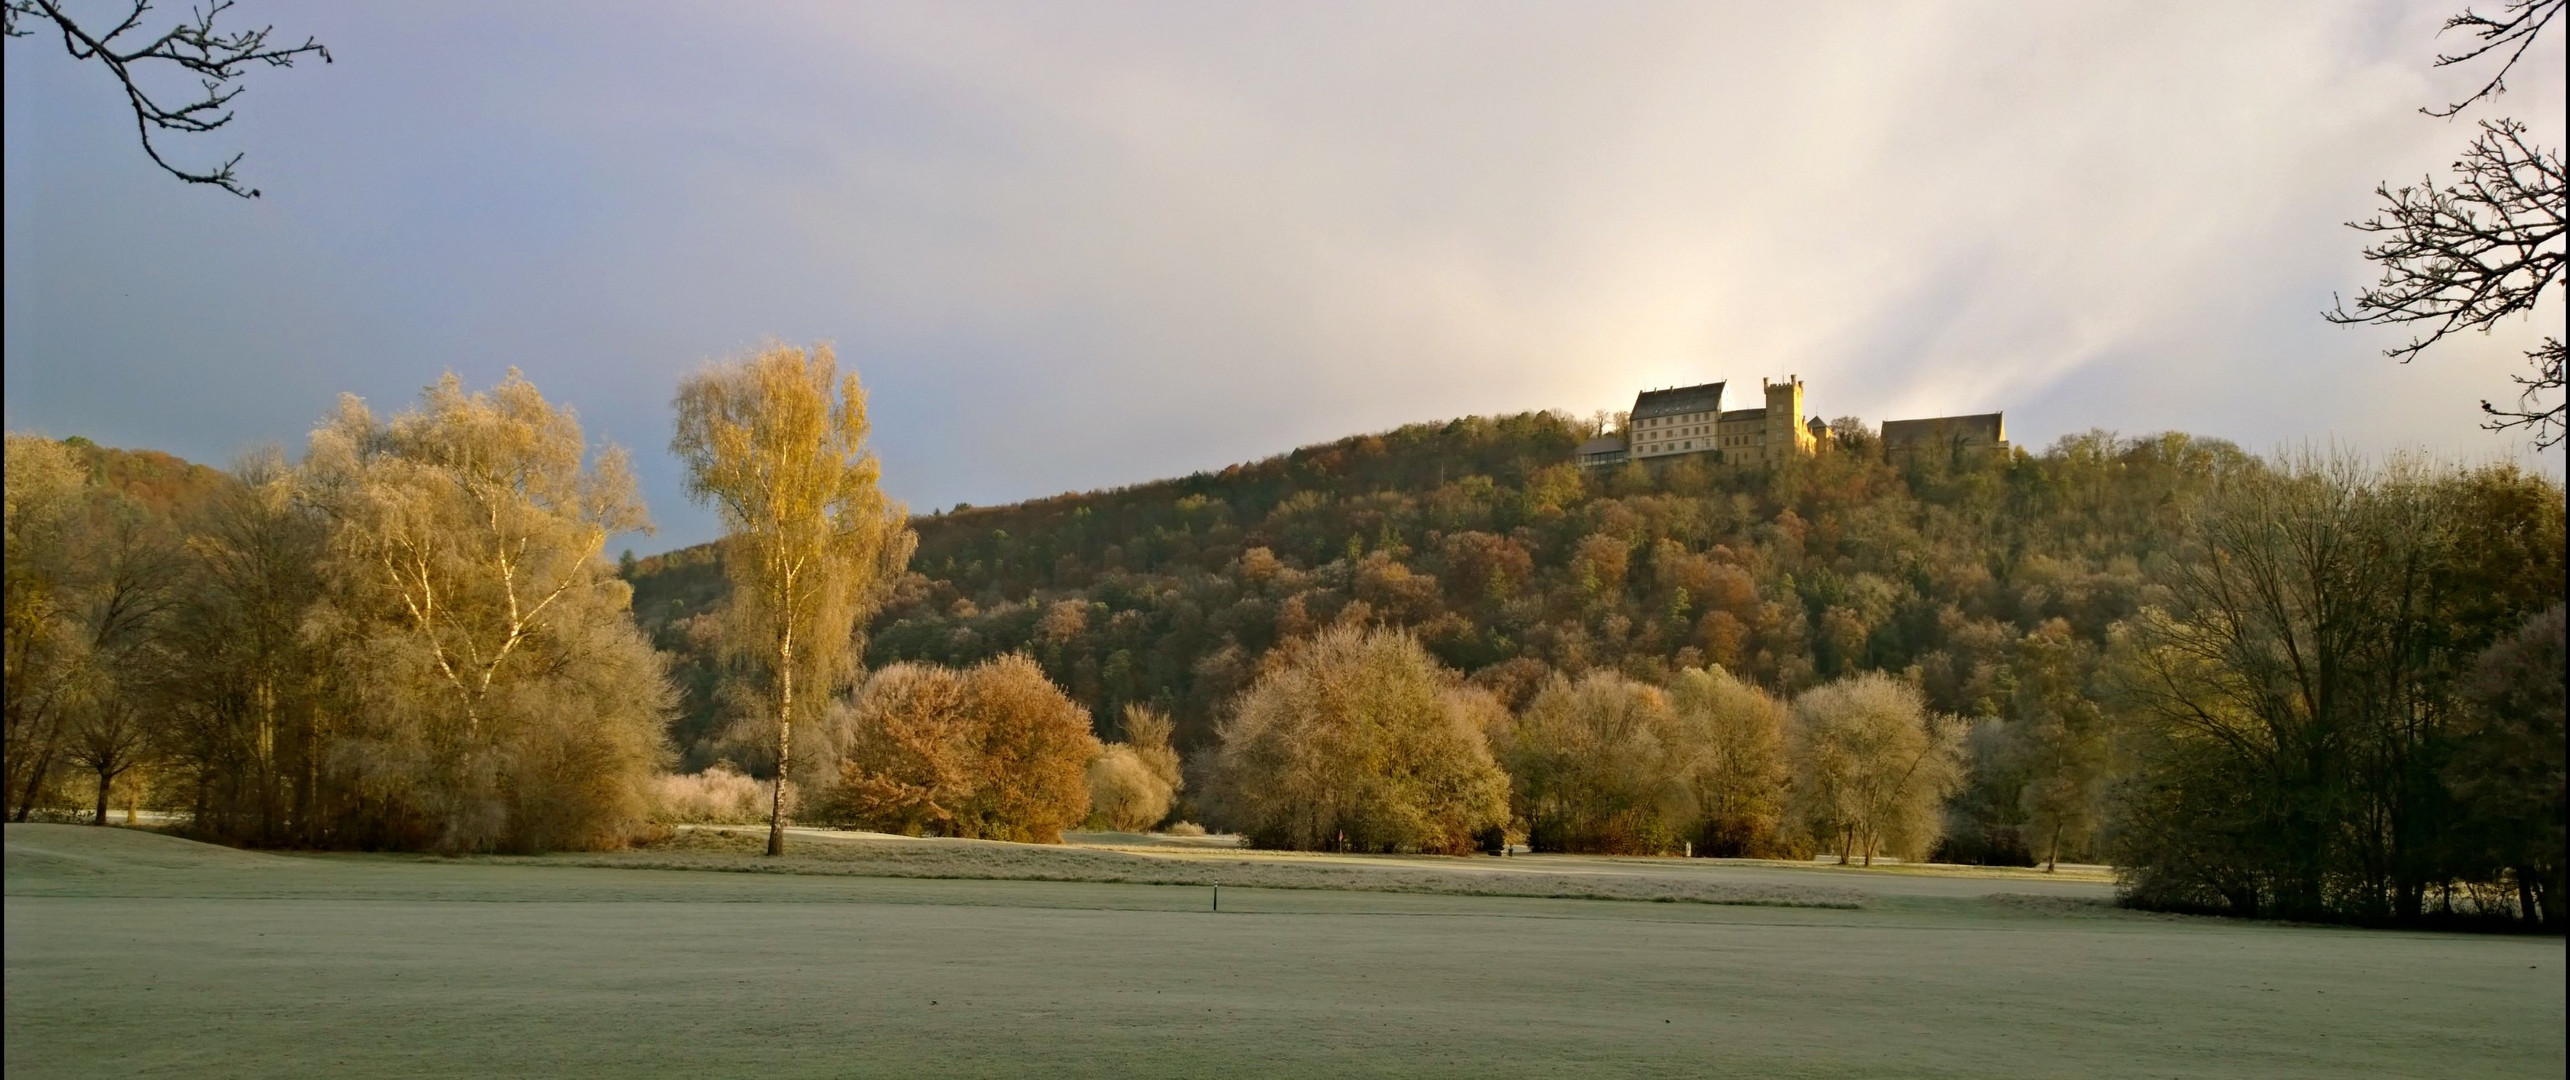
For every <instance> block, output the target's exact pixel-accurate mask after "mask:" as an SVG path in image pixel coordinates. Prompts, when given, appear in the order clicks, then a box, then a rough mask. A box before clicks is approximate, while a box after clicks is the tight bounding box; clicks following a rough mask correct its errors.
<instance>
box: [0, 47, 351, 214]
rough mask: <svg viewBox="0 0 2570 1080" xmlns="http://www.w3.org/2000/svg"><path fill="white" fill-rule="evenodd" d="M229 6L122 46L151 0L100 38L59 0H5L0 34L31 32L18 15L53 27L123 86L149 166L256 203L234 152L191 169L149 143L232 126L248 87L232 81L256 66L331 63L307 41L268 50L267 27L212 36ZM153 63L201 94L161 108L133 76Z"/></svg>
mask: <svg viewBox="0 0 2570 1080" xmlns="http://www.w3.org/2000/svg"><path fill="white" fill-rule="evenodd" d="M231 7H232V0H213V2H212V3H211V4H210V5H209V6H206V7H203V8H191V9H189V11H188V18H189V21H187V22H182V23H179V24H178V25H176V26H173V27H171V28H170V29H169V30H168V31H166V32H164V33H162V34H161V35H160V36H158V37H154V38H150V39H149V40H143V39H139V38H137V39H133V40H131V41H128V42H126V43H124V44H122V45H120V44H119V43H118V39H119V38H123V37H124V36H125V35H127V34H129V33H132V32H134V31H135V30H136V29H137V28H138V27H140V26H141V25H142V24H143V17H144V15H145V14H147V13H149V12H150V11H151V10H152V5H151V3H150V0H133V9H132V10H131V11H129V12H127V13H126V15H125V17H124V18H123V19H121V20H118V22H117V23H116V25H115V26H113V27H110V28H109V29H107V30H106V31H105V32H103V33H102V32H96V31H92V30H89V29H87V28H84V27H82V26H81V25H80V23H79V22H77V21H75V20H74V19H73V18H72V16H71V15H70V14H68V13H66V12H65V11H64V10H63V5H62V2H61V0H6V4H5V6H0V34H5V35H6V36H8V37H13V38H19V37H28V36H31V35H33V34H34V33H35V30H34V29H33V28H32V27H27V26H22V25H21V24H20V22H19V20H20V19H22V18H23V19H26V20H29V21H41V22H44V23H49V24H51V25H52V26H53V28H54V29H55V30H56V31H57V32H59V33H60V34H61V35H62V44H63V49H64V50H65V51H67V52H69V53H70V54H71V57H72V59H74V60H95V61H97V62H98V63H99V64H100V66H102V67H105V68H106V69H107V70H108V72H109V73H111V74H113V75H115V76H116V81H117V82H118V83H119V84H121V85H122V86H123V87H124V88H125V100H126V102H127V104H129V105H131V106H132V107H133V110H134V131H135V134H136V135H137V136H139V137H140V138H141V139H142V143H143V153H144V154H146V155H148V156H150V158H151V159H152V164H155V165H158V166H160V167H161V170H162V171H164V172H167V173H169V174H170V175H172V176H175V177H178V178H179V179H181V180H185V181H187V182H188V183H191V184H212V185H214V186H216V187H219V188H222V189H223V190H225V191H229V192H231V193H232V194H234V195H238V196H241V197H242V198H245V199H255V198H258V197H259V189H257V188H245V187H243V186H242V185H241V182H240V178H239V177H238V176H237V175H236V174H235V173H234V172H233V167H234V166H236V165H239V164H240V163H241V155H240V154H234V155H232V156H231V157H230V158H229V159H227V160H225V161H224V162H223V163H222V164H221V165H217V166H215V167H213V168H211V169H206V170H201V171H190V170H188V169H183V168H180V167H178V166H176V165H173V164H170V162H169V159H167V158H164V157H162V156H161V151H160V147H158V146H156V145H154V144H153V142H152V134H153V132H154V131H175V132H180V133H182V134H201V133H204V132H208V131H212V130H214V129H216V128H219V127H222V126H223V125H225V124H229V123H231V122H232V108H231V103H232V99H233V98H236V97H239V96H240V95H241V91H242V90H244V89H247V88H246V87H242V86H235V85H231V84H232V80H234V79H238V78H240V77H241V76H242V75H244V74H247V73H248V72H249V71H250V70H251V69H252V68H253V67H255V66H256V65H259V64H266V65H267V66H269V67H293V66H294V61H295V58H296V57H298V56H303V55H307V54H310V55H315V56H319V57H321V62H322V63H325V64H327V63H329V62H330V50H329V48H327V47H325V46H323V45H322V44H321V43H320V42H317V41H314V40H313V39H311V38H309V37H307V38H305V39H304V41H303V44H301V45H295V46H291V47H279V46H272V45H270V44H269V43H268V35H269V34H270V33H271V32H273V31H274V30H275V29H276V28H275V27H272V26H266V27H260V28H259V29H257V30H242V31H238V32H234V33H224V32H220V31H217V30H216V29H215V28H214V20H215V18H216V17H217V16H220V15H221V14H223V13H224V12H225V11H227V10H229V9H230V8H231ZM137 41H139V42H140V44H136V43H135V42H137ZM155 63H163V64H171V65H175V66H177V67H178V68H179V69H181V70H184V71H186V72H188V73H189V74H192V75H194V76H196V78H197V82H198V85H200V86H202V87H203V88H204V96H203V97H200V98H197V99H195V100H193V101H189V102H187V103H185V104H180V105H164V104H162V103H161V102H160V100H159V99H158V98H156V97H154V96H153V95H152V93H151V91H149V90H146V89H144V88H143V85H142V83H141V82H140V81H138V75H137V73H136V71H135V69H136V67H137V65H144V66H145V67H146V70H149V69H150V65H153V64H155Z"/></svg>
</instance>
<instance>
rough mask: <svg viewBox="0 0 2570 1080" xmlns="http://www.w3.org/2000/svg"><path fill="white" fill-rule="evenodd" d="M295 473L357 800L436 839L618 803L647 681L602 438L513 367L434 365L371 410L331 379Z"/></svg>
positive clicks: (591, 838)
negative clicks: (498, 375)
mask: <svg viewBox="0 0 2570 1080" xmlns="http://www.w3.org/2000/svg"><path fill="white" fill-rule="evenodd" d="M302 484H303V485H304V488H305V491H306V497H308V498H310V499H312V500H313V501H314V502H315V503H316V504H318V505H319V506H321V507H322V508H323V511H324V513H325V515H326V516H327V518H328V519H329V536H330V540H329V557H328V560H327V561H328V566H329V577H330V582H331V584H330V593H331V595H330V597H329V599H328V601H327V603H326V606H325V609H324V610H323V611H321V612H320V613H319V619H318V625H319V626H321V627H322V628H323V629H324V630H325V631H326V632H328V633H330V634H331V635H332V636H333V637H334V639H335V640H336V642H337V648H338V651H339V658H340V664H339V666H340V669H341V674H342V677H343V679H344V680H345V683H344V685H345V687H346V692H347V694H348V695H349V696H350V697H351V698H352V700H351V701H350V702H348V703H347V704H349V705H350V706H353V707H352V708H351V709H350V712H351V713H352V719H354V720H355V721H356V722H357V723H359V724H360V725H362V730H361V731H359V732H357V733H356V738H355V740H354V743H355V745H354V748H353V749H354V753H353V754H352V760H353V761H354V762H355V771H356V772H357V773H358V776H357V779H358V780H359V782H360V783H361V784H363V785H366V786H367V787H370V788H372V789H374V792H375V794H376V796H377V800H376V801H377V802H378V804H379V805H383V804H389V805H393V806H400V807H403V808H404V812H405V813H407V814H409V815H412V816H415V817H417V818H420V819H424V822H425V824H426V826H427V827H428V828H430V829H431V830H433V831H434V833H435V834H436V835H435V839H434V841H433V842H434V843H435V844H436V845H437V846H438V847H440V848H444V849H450V850H452V849H480V848H491V847H503V846H505V847H526V848H541V847H560V846H584V847H585V846H598V845H600V844H605V843H611V842H613V840H614V839H615V838H616V835H617V833H618V831H619V829H620V827H621V825H622V824H623V823H625V822H627V821H628V820H634V821H638V820H640V817H641V815H642V814H643V794H642V789H641V783H642V780H643V777H645V776H647V775H648V773H649V769H650V768H651V766H652V765H653V764H655V763H656V762H655V759H656V757H657V755H658V753H659V750H660V740H661V738H662V736H661V733H660V730H659V728H660V724H661V721H662V714H663V713H664V712H665V711H666V709H667V704H668V699H669V693H668V688H667V685H666V678H665V676H664V675H663V673H662V671H661V668H660V661H659V657H658V654H656V653H654V652H652V651H651V648H650V646H649V644H648V643H647V642H644V641H643V640H642V638H641V635H640V632H639V631H638V630H636V629H635V628H634V626H633V624H632V621H631V617H630V614H629V610H628V606H629V603H630V599H631V595H632V591H631V589H630V587H628V586H627V585H625V584H624V583H623V582H622V581H620V580H618V579H616V577H615V575H614V570H613V567H612V566H611V565H610V564H609V563H608V562H607V560H606V559H605V558H604V557H603V551H604V549H605V547H606V542H607V538H608V537H609V536H611V535H613V534H615V533H619V532H626V531H630V530H635V529H640V528H643V527H645V519H644V516H643V508H642V503H641V501H640V499H639V498H638V497H637V496H636V494H635V492H634V484H633V478H632V475H631V473H630V472H629V471H628V469H627V468H626V464H625V457H624V453H623V451H621V450H618V449H615V448H613V447H610V448H608V449H607V450H606V451H605V452H603V453H601V454H599V455H597V457H596V459H595V460H594V461H592V460H591V459H590V456H589V454H588V450H587V444H586V441H585V440H584V438H583V437H582V435H581V432H580V424H579V421H578V419H577V418H576V417H574V416H573V415H572V414H571V413H570V411H569V410H566V409H560V408H556V407H554V406H553V405H551V404H550V403H548V402H546V401H545V400H544V397H543V396H542V395H541V394H540V393H538V392H537V390H536V388H535V386H534V384H532V383H530V382H528V381H527V380H526V378H525V377H524V376H522V375H520V374H519V373H517V372H516V371H514V370H512V371H511V372H510V373H509V375H508V377H507V378H506V379H504V380H502V381H501V383H500V385H499V386H497V387H495V388H493V389H492V390H491V391H489V392H487V393H478V394H475V393H466V392H465V390H464V389H463V386H462V384H461V382H460V381H459V380H457V379H456V378H455V377H454V376H453V375H448V376H447V377H445V378H444V379H441V380H439V382H438V383H437V384H436V385H435V386H432V387H430V388H429V389H428V391H427V392H426V394H425V395H423V399H422V402H421V407H420V408H419V409H416V410H413V411H409V412H405V413H402V414H400V415H397V416H395V417H393V418H392V419H391V421H390V422H388V423H387V422H378V421H377V420H376V419H375V417H374V416H373V414H372V413H370V412H369V411H368V410H367V408H366V406H365V405H364V403H362V402H360V401H358V400H357V399H356V398H354V397H347V398H343V399H341V405H340V411H339V414H338V415H337V416H336V417H334V418H333V419H332V420H331V421H330V422H329V423H328V424H326V425H324V426H323V427H322V428H321V430H319V431H317V432H315V433H314V435H313V438H312V449H311V453H310V454H309V456H308V457H307V459H306V461H305V464H304V466H303V469H302ZM398 818H399V815H396V816H395V818H393V819H388V820H387V822H386V824H385V827H386V828H394V829H398V828H400V827H402V822H401V821H400V820H398ZM386 839H387V840H389V841H392V842H400V839H401V838H398V837H391V838H386Z"/></svg>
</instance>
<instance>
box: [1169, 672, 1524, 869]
mask: <svg viewBox="0 0 2570 1080" xmlns="http://www.w3.org/2000/svg"><path fill="white" fill-rule="evenodd" d="M1288 649H1289V651H1288V653H1287V655H1285V656H1284V657H1282V658H1281V660H1282V662H1281V663H1280V664H1279V665H1278V666H1277V667H1276V668H1275V669H1274V670H1272V671H1270V672H1269V673H1268V674H1266V675H1265V676H1263V677H1261V678H1260V679H1259V680H1258V682H1257V683H1255V684H1253V685H1252V686H1251V687H1250V688H1249V690H1247V691H1246V692H1244V693H1243V694H1242V695H1241V696H1240V698H1239V699H1238V701H1237V702H1236V703H1235V704H1234V706H1233V710H1232V715H1231V716H1230V717H1229V718H1228V719H1226V720H1225V721H1224V722H1223V724H1222V725H1221V727H1220V728H1219V729H1218V735H1219V736H1220V739H1221V744H1220V747H1219V749H1218V750H1217V752H1216V754H1215V757H1214V770H1213V772H1214V779H1215V784H1214V787H1215V791H1214V792H1213V795H1214V804H1215V807H1216V808H1217V809H1219V810H1220V811H1221V812H1222V813H1223V815H1224V817H1225V820H1226V821H1227V822H1228V823H1230V824H1231V825H1233V826H1234V827H1236V828H1238V829H1239V831H1241V832H1242V833H1244V834H1246V835H1247V836H1248V837H1249V839H1250V841H1251V842H1252V843H1253V844H1256V845H1258V846H1260V847H1275V848H1294V849H1300V850H1329V849H1355V850H1364V851H1427V852H1443V853H1453V854H1462V853H1467V852H1470V851H1471V850H1473V838H1474V836H1475V834H1477V833H1480V832H1482V831H1483V830H1486V829H1488V828H1490V827H1491V826H1493V825H1498V824H1501V823H1503V822H1505V821H1506V820H1507V816H1508V778H1507V776H1506V775H1505V774H1503V773H1501V772H1500V771H1499V766H1498V765H1497V764H1496V763H1495V762H1493V761H1492V759H1491V755H1490V747H1489V744H1488V742H1487V739H1486V736H1485V735H1484V733H1483V731H1482V726H1481V722H1480V720H1479V719H1478V718H1479V717H1481V716H1484V715H1487V714H1488V713H1489V712H1491V711H1492V710H1495V709H1496V708H1497V706H1496V705H1495V704H1493V703H1491V702H1490V701H1489V698H1488V695H1487V694H1486V693H1485V692H1483V691H1479V690H1473V689H1469V688H1466V687H1464V686H1462V685H1461V684H1460V680H1459V679H1458V678H1457V677H1456V676H1455V674H1454V673H1453V672H1451V671H1449V670H1447V669H1445V668H1443V667H1441V666H1439V665H1438V664H1437V662H1436V661H1435V660H1433V659H1430V658H1429V656H1428V654H1427V651H1426V650H1425V649H1423V648H1421V647H1420V645H1419V642H1418V640H1417V639H1416V638H1414V637H1412V636H1411V635H1409V634H1408V633H1405V632H1400V631H1391V630H1365V629H1360V628H1355V627H1341V628H1338V629H1333V630H1328V631H1324V632H1323V633H1321V634H1320V635H1319V636H1317V637H1314V638H1310V639H1306V640H1303V641H1300V642H1297V643H1295V644H1293V645H1291V646H1289V647H1288Z"/></svg>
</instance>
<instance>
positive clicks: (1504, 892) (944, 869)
mask: <svg viewBox="0 0 2570 1080" xmlns="http://www.w3.org/2000/svg"><path fill="white" fill-rule="evenodd" d="M766 842H767V836H766V833H765V831H764V830H758V829H706V828H697V829H686V830H681V831H679V832H677V833H675V834H674V835H672V836H671V837H670V838H669V839H667V840H664V841H662V842H660V843H657V844H653V845H651V846H649V847H645V848H641V849H637V850H635V851H629V852H615V853H609V854H593V855H557V856H544V857H541V858H539V859H536V860H530V861H541V862H544V863H548V864H552V865H568V866H609V867H630V868H637V869H655V870H732V871H740V872H747V873H775V874H841V875H851V876H861V877H909V878H968V879H983V880H996V881H1087V882H1109V883H1120V884H1134V885H1230V886H1235V887H1239V888H1259V889H1329V890H1337V891H1345V892H1387V893H1438V894H1444V895H1450V896H1524V897H1539V898H1546V899H1563V900H1639V901H1653V902H1659V903H1681V904H1739V905H1749V906H1757V907H1812V908H1856V907H1861V906H1863V904H1862V899H1863V896H1862V894H1860V893H1858V892H1857V891H1856V890H1854V889H1847V888H1841V887H1835V886H1826V885H1822V886H1806V885H1774V884H1750V883H1735V882H1720V881H1696V880H1687V879H1685V878H1675V877H1670V878H1662V877H1642V876H1627V875H1606V874H1564V873H1549V872H1544V871H1522V872H1519V871H1511V872H1506V873H1493V872H1487V871H1486V870H1484V871H1480V872H1466V871H1448V870H1438V869H1434V868H1429V867H1421V866H1418V865H1417V864H1416V863H1411V862H1403V863H1400V864H1393V865H1384V866H1367V865H1362V864H1359V863H1352V862H1332V861H1322V860H1318V859H1290V858H1233V859H1224V858H1218V857H1209V856H1204V855H1194V856H1191V857H1188V858H1183V859H1177V858H1158V857H1153V856H1149V855H1138V854H1132V853H1128V852H1122V851H1105V850H1099V849H1095V848H1077V847H1048V846H1038V845H1032V844H1002V843H993V842H987V841H972V840H920V839H910V838H893V837H835V836H833V837H820V836H812V835H808V834H806V835H797V836H795V837H793V838H792V840H791V841H790V842H789V843H788V846H787V853H786V855H785V857H783V858H777V859H770V858H767V857H765V856H764V855H762V854H760V853H761V852H762V851H763V850H765V845H766Z"/></svg>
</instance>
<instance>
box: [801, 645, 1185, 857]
mask: <svg viewBox="0 0 2570 1080" xmlns="http://www.w3.org/2000/svg"><path fill="white" fill-rule="evenodd" d="M1100 750H1101V747H1100V746H1099V744H1098V740H1097V736H1095V735H1093V734H1091V733H1090V731H1089V714H1088V713H1087V712H1086V711H1085V710H1082V709H1081V708H1080V706H1079V704H1078V703H1077V702H1074V701H1072V700H1071V699H1070V697H1069V696H1068V695H1065V694H1064V693H1062V690H1061V688H1060V687H1057V686H1055V685H1053V683H1052V681H1051V680H1049V679H1047V678H1045V677H1044V671H1043V669H1041V668H1038V667H1036V666H1035V662H1034V661H1032V660H1029V659H1027V658H1026V657H1025V656H1023V655H1019V654H1011V655H1008V656H1003V657H999V658H997V659H994V660H990V661H987V662H985V663H982V664H980V665H977V666H975V667H973V668H970V669H967V670H962V671H957V670H955V669H952V668H944V667H936V666H932V665H925V664H894V665H891V666H889V667H886V668H884V669H882V670H880V671H877V672H875V673H874V675H873V677H871V678H869V679H867V680H866V683H865V686H864V687H863V688H862V689H861V690H860V691H859V693H858V695H857V704H856V715H855V718H854V723H853V729H852V731H851V732H850V735H849V738H848V742H847V746H846V749H845V751H844V756H843V757H842V759H841V761H840V765H839V778H838V783H837V785H836V787H835V788H833V789H832V790H831V791H830V792H828V794H827V795H826V796H825V797H824V798H823V799H822V801H821V813H823V814H825V815H827V816H830V817H833V818H836V819H838V820H841V821H845V822H848V823H850V824H854V825H860V826H863V827H866V828H872V829H882V830H886V831H890V832H901V833H908V834H911V835H920V834H925V833H934V834H937V835H942V836H961V837H970V838H978V839H985V840H1017V841H1026V842H1032V843H1040V844H1050V843H1058V842H1060V840H1061V839H1062V830H1064V829H1067V828H1070V827H1072V826H1073V825H1076V824H1078V823H1079V822H1080V820H1081V819H1082V818H1084V817H1086V816H1087V815H1088V813H1089V810H1090V794H1089V784H1088V770H1089V766H1090V762H1091V761H1092V760H1093V759H1095V758H1097V757H1098V755H1099V752H1100ZM1164 812H1165V810H1164Z"/></svg>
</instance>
